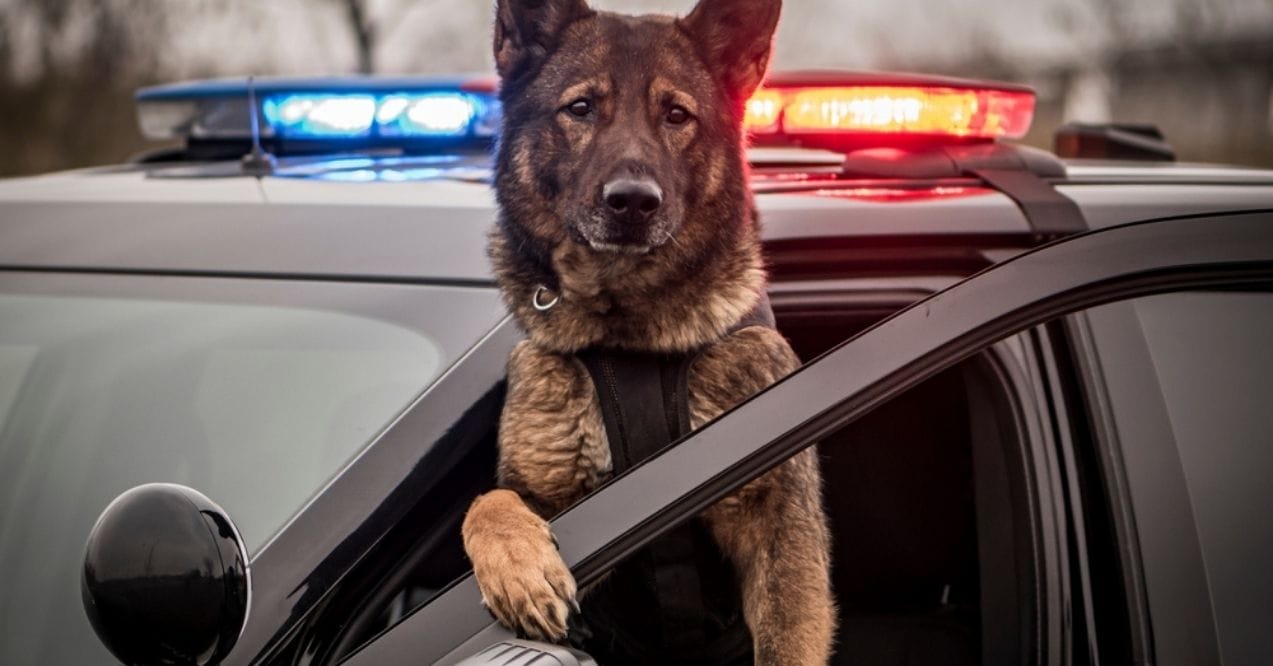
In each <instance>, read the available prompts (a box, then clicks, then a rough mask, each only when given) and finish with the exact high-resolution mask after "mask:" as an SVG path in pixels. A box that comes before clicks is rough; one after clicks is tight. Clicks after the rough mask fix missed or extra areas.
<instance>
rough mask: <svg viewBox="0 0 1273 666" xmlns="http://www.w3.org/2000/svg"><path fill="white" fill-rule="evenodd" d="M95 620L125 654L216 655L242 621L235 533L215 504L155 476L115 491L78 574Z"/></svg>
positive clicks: (243, 582) (152, 659)
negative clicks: (155, 479)
mask: <svg viewBox="0 0 1273 666" xmlns="http://www.w3.org/2000/svg"><path fill="white" fill-rule="evenodd" d="M80 582H81V592H82V595H83V600H84V610H85V612H86V613H87V614H88V619H89V622H90V623H91V624H92V625H93V630H94V631H96V632H97V635H98V637H99V638H100V639H101V640H102V643H104V644H105V645H106V647H107V649H109V650H110V651H111V653H112V654H114V655H115V656H116V657H117V658H118V659H119V660H120V661H122V662H124V663H126V664H199V665H200V666H202V665H204V664H215V663H218V662H220V661H221V660H222V659H223V658H225V656H226V655H227V654H229V652H230V649H231V648H232V647H234V644H235V642H236V641H237V640H238V638H239V635H240V634H241V633H242V631H243V627H244V626H245V625H246V623H247V614H248V604H249V601H250V594H251V592H250V590H251V583H250V572H249V569H248V557H247V551H246V550H245V549H244V546H243V539H242V538H241V537H240V536H239V532H238V530H237V529H236V528H235V526H234V524H233V523H232V522H231V521H230V518H229V516H228V515H226V513H225V511H223V510H222V509H221V507H219V506H217V505H216V504H215V503H214V502H212V500H210V499H208V498H207V497H205V496H204V495H203V494H201V493H199V492H198V491H196V490H193V489H191V488H187V487H185V486H180V485H175V484H167V483H154V484H147V485H143V486H137V487H136V488H133V489H131V490H128V491H126V492H124V493H123V494H121V495H120V496H119V497H117V498H115V500H114V501H112V502H111V503H110V505H108V506H107V507H106V509H105V510H104V511H103V512H102V515H101V516H100V517H99V518H98V519H97V523H96V524H95V525H94V526H93V529H92V531H91V532H90V533H89V538H88V546H87V549H86V551H85V554H84V571H83V575H82V577H81V581H80Z"/></svg>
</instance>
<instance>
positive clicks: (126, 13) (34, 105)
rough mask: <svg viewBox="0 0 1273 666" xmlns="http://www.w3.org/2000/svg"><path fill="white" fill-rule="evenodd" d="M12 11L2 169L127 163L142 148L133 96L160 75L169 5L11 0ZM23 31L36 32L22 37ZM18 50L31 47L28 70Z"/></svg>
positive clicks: (1, 15)
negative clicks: (18, 72) (18, 71)
mask: <svg viewBox="0 0 1273 666" xmlns="http://www.w3.org/2000/svg"><path fill="white" fill-rule="evenodd" d="M4 9H5V11H4V12H0V32H2V33H3V34H2V35H0V69H3V73H2V74H0V128H3V129H2V130H0V174H17V173H31V172H40V171H48V170H52V169H60V168H66V167H71V166H80V165H87V164H100V163H102V162H111V161H119V160H121V159H124V158H125V157H127V156H128V154H129V153H131V152H135V151H136V150H138V149H139V148H141V147H142V146H143V142H142V140H141V137H140V136H139V135H138V131H137V124H136V119H135V112H134V107H133V99H132V95H133V91H134V90H135V89H136V88H137V87H138V86H141V85H146V84H149V83H154V82H155V81H156V80H157V78H158V77H159V69H160V63H161V62H162V58H163V56H164V54H165V47H166V34H167V15H166V12H165V7H164V6H163V4H162V3H156V2H153V1H151V0H10V2H9V3H8V4H7V6H6V7H5V8H4ZM19 26H21V27H19ZM84 26H90V27H91V29H88V30H85V29H83V28H84ZM19 29H22V30H27V31H30V32H29V33H27V34H26V38H25V39H23V40H22V41H21V42H19V41H18V40H17V39H16V38H15V35H16V33H15V32H14V31H16V30H19ZM18 48H23V49H27V50H28V51H27V52H25V53H24V57H23V62H24V63H25V64H27V65H28V66H27V67H24V70H23V72H22V74H23V76H20V77H19V76H15V72H14V71H13V63H14V58H16V57H17V56H16V49H18Z"/></svg>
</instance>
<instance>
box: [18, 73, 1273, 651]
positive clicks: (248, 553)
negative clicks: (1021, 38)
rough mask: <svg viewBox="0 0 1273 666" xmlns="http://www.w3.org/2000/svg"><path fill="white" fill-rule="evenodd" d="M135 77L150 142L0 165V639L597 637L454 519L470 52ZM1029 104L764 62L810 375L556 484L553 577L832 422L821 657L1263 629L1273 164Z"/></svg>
mask: <svg viewBox="0 0 1273 666" xmlns="http://www.w3.org/2000/svg"><path fill="white" fill-rule="evenodd" d="M137 102H138V112H139V119H140V123H141V127H142V128H143V130H144V131H145V132H146V134H147V135H149V136H151V137H154V138H157V139H167V140H170V142H171V141H173V140H175V141H176V143H175V144H173V143H170V144H169V146H168V147H165V148H161V149H158V150H156V151H155V152H152V153H150V154H147V155H143V156H141V157H139V158H138V159H136V160H135V161H133V162H130V163H128V164H121V165H116V166H110V167H105V168H97V169H87V170H80V171H73V172H67V173H58V174H51V175H44V176H38V177H32V178H21V179H13V180H8V181H3V182H0V571H3V576H2V577H0V627H3V639H2V640H0V663H5V664H25V663H41V664H70V663H75V664H85V663H106V662H109V661H111V659H112V654H114V655H115V656H117V657H118V658H120V659H122V660H125V661H129V662H130V663H160V662H162V663H199V664H204V663H214V662H221V663H226V664H248V663H271V664H273V663H287V664H334V663H349V664H355V665H363V664H430V663H442V664H450V663H460V662H465V661H466V660H468V661H467V662H466V663H517V664H521V663H532V662H534V663H563V664H564V663H589V658H588V657H587V656H586V655H583V654H581V653H579V652H577V651H573V652H572V651H570V650H568V649H567V648H564V647H559V646H549V645H543V644H536V643H530V642H525V641H517V640H515V638H514V637H512V636H511V635H509V634H508V633H507V632H506V631H504V630H503V629H501V628H500V627H499V626H498V625H497V624H495V623H494V622H493V620H492V619H491V616H490V615H489V614H488V613H487V612H486V611H485V610H484V609H483V607H482V606H481V604H480V602H479V595H478V592H477V588H476V585H475V583H474V582H473V580H472V579H471V577H468V576H467V573H466V570H467V564H466V561H465V558H464V556H463V551H462V548H461V544H460V539H459V525H460V521H461V518H462V516H463V513H464V511H465V509H466V507H467V506H468V504H469V502H470V501H471V500H472V498H474V497H475V496H476V495H478V494H479V493H481V492H483V491H485V490H486V489H489V488H490V487H491V486H492V484H493V477H494V460H495V437H496V432H495V429H496V422H497V415H498V413H499V411H500V406H501V402H502V396H503V386H504V385H503V372H504V370H503V368H504V362H505V358H506V356H507V354H508V352H509V350H510V349H511V347H512V346H513V345H514V344H515V343H516V342H517V340H518V339H519V336H520V333H519V332H518V331H517V330H516V328H515V326H514V325H513V324H512V322H511V320H510V318H509V316H508V314H507V312H506V311H505V308H504V306H503V304H502V303H501V301H500V297H499V295H498V293H497V291H496V289H495V285H494V282H493V279H492V277H491V275H490V273H489V267H488V264H487V261H486V259H485V255H484V246H485V235H486V233H487V231H488V229H489V228H490V226H491V223H492V221H493V219H494V202H493V197H492V194H491V191H490V187H489V179H490V163H489V161H490V156H489V155H490V150H489V149H490V146H491V144H492V142H493V140H494V139H495V134H496V131H497V128H498V124H499V105H498V102H497V101H496V97H495V95H494V91H493V85H492V82H491V81H490V80H489V79H481V78H457V79H447V80H441V79H416V78H401V79H378V78H377V79H340V80H331V79H323V80H257V81H244V80H234V81H212V82H196V83H189V84H179V85H173V86H166V87H159V88H152V89H147V90H142V91H140V92H139V93H138V95H137ZM1033 108H1034V96H1033V93H1031V92H1030V91H1029V90H1028V89H1026V88H1021V87H1018V86H1011V85H1001V84H987V83H980V82H972V81H962V80H954V79H946V78H935V77H923V76H903V75H897V76H894V75H879V74H874V75H863V74H852V73H834V72H805V73H795V74H786V75H776V76H774V77H773V78H772V79H771V80H770V81H769V83H768V84H767V86H766V87H765V88H763V89H762V90H761V92H760V93H758V94H757V96H756V97H755V98H753V99H752V100H751V102H750V103H749V105H748V109H747V123H748V128H749V129H750V131H751V135H752V140H753V143H754V147H753V148H752V149H751V152H750V159H751V162H752V176H751V184H752V187H753V189H754V191H755V193H756V202H757V205H758V207H759V209H760V211H761V214H762V217H763V220H764V224H765V242H766V253H767V260H768V262H769V266H770V270H771V276H772V284H771V294H770V296H771V299H772V302H773V306H774V310H775V312H776V316H777V323H778V327H779V328H780V330H781V331H782V332H783V333H784V334H785V335H786V336H787V337H788V338H789V339H790V340H791V342H792V345H793V347H794V348H795V349H796V350H797V352H798V353H799V354H800V355H801V356H802V358H803V359H804V360H805V362H806V364H805V366H804V367H803V368H802V369H801V370H800V371H798V372H797V373H795V374H794V375H792V376H791V377H789V378H787V379H786V380H784V381H782V382H781V383H779V384H777V385H776V386H774V387H772V388H771V389H769V390H767V391H765V392H764V393H762V394H760V395H758V396H756V397H755V398H753V399H752V400H750V401H748V402H746V403H744V404H743V405H741V406H740V407H739V408H737V409H735V410H733V411H732V412H730V413H728V414H726V415H724V416H723V417H721V418H720V419H718V420H716V421H715V422H713V423H711V424H709V425H707V426H706V427H704V428H702V429H701V430H700V431H698V432H696V433H694V434H692V435H691V436H689V437H687V438H686V439H684V440H683V441H681V442H680V443H679V444H678V445H676V446H674V447H672V448H669V449H668V450H666V451H665V452H663V453H661V454H660V455H658V456H656V457H654V458H652V459H651V460H650V461H648V462H647V463H646V464H644V465H642V466H640V467H639V468H637V469H634V470H632V471H631V472H630V473H628V474H625V475H623V476H621V477H619V478H617V479H615V480H613V481H612V482H611V483H609V484H607V485H606V486H604V487H603V488H601V489H600V490H598V491H597V492H595V493H594V494H592V495H591V496H589V497H588V498H586V499H584V500H583V501H581V502H580V503H579V504H577V505H575V506H574V507H572V508H570V509H569V510H567V511H566V512H564V513H563V514H562V515H560V516H558V517H557V518H556V519H555V520H554V521H553V530H554V532H555V533H556V535H557V536H558V538H559V540H560V548H561V551H562V554H563V556H564V557H565V560H566V561H567V563H569V564H570V565H571V567H572V569H573V571H574V573H575V576H576V577H577V578H578V579H579V582H580V583H581V585H587V584H588V583H589V582H592V581H596V580H598V578H599V577H601V576H602V575H604V573H605V572H606V571H607V570H608V569H610V568H611V567H613V566H614V565H615V564H616V563H617V562H619V561H621V560H622V558H623V557H624V556H625V554H627V553H630V552H632V551H633V550H634V549H636V548H638V547H639V546H641V545H642V544H644V543H646V542H647V541H649V540H650V539H652V538H654V537H655V536H657V535H658V534H660V533H662V532H663V531H665V530H667V529H669V528H671V527H673V526H675V525H677V524H678V523H680V522H682V521H684V520H686V519H688V518H689V517H690V516H692V515H694V514H696V513H697V512H698V511H701V510H702V509H703V508H704V507H706V506H708V505H709V504H711V503H712V502H713V501H715V500H717V499H719V498H721V497H723V496H725V495H726V494H728V493H730V492H731V491H733V490H734V489H736V488H738V487H739V486H740V485H741V484H744V483H746V482H747V481H748V480H749V479H751V478H754V477H756V476H757V475H759V474H761V473H763V472H764V471H766V470H767V469H770V468H771V467H773V466H774V465H776V464H778V463H779V462H781V461H782V460H784V459H785V458H786V457H788V456H790V455H792V454H794V453H795V452H797V451H799V450H801V449H803V448H805V447H808V446H817V447H818V450H819V452H820V454H821V456H822V460H823V474H824V477H825V479H826V488H825V493H824V494H825V502H826V506H827V509H828V513H829V517H830V520H831V524H832V529H833V534H834V548H835V550H834V571H833V582H834V586H835V590H836V594H837V597H838V601H839V608H840V610H839V613H840V617H839V627H840V628H839V635H838V638H837V648H836V656H835V657H834V663H844V664H867V663H869V664H971V663H983V664H1057V665H1059V664H1097V663H1106V664H1111V663H1137V664H1146V663H1157V664H1182V665H1186V664H1187V665H1195V664H1215V663H1225V664H1230V665H1238V664H1257V663H1269V662H1270V661H1271V660H1273V637H1271V635H1270V633H1269V632H1268V627H1270V626H1273V569H1271V568H1270V567H1269V566H1268V563H1269V562H1270V561H1273V523H1271V522H1270V520H1269V515H1270V512H1271V510H1273V484H1270V483H1269V482H1268V478H1269V476H1270V474H1271V473H1273V446H1270V442H1273V409H1271V408H1270V407H1273V352H1271V351H1270V341H1271V340H1273V294H1270V291H1269V289H1270V286H1271V285H1273V171H1265V170H1257V169H1241V168H1231V167H1222V166H1210V165H1187V164H1179V163H1176V162H1174V161H1172V160H1171V156H1170V149H1169V147H1168V146H1167V144H1166V142H1165V141H1164V140H1163V138H1162V137H1161V136H1159V135H1157V134H1156V132H1155V131H1154V130H1153V129H1152V128H1149V127H1143V126H1079V125H1074V126H1067V127H1066V128H1063V129H1062V130H1061V131H1060V132H1059V133H1058V136H1057V148H1056V151H1055V152H1054V153H1050V152H1045V151H1040V150H1035V149H1030V148H1026V147H1023V146H1020V145H1016V144H1014V143H1012V142H1011V141H1012V140H1013V139H1016V138H1020V137H1021V136H1023V135H1024V134H1025V132H1026V131H1027V129H1028V127H1029V125H1030V122H1031V114H1032V111H1033ZM85 112H86V119H87V118H89V117H90V116H91V108H90V106H86V109H85ZM86 122H88V120H86ZM157 483H158V484H180V485H153V484H157ZM144 484H152V485H144ZM137 486H142V487H140V488H135V487H137ZM130 489H132V490H130ZM117 498H118V499H117ZM113 500H114V501H113ZM112 501H113V503H112ZM108 505H109V507H110V508H109V509H107V507H108ZM104 509H106V510H105V512H103V510H104ZM99 516H100V521H99V520H98V519H99ZM235 526H237V529H236V528H235ZM90 533H91V534H92V538H91V539H90ZM86 541H88V543H89V546H88V548H87V554H86V548H85V543H86ZM249 562H250V566H249ZM249 571H250V575H249ZM86 611H87V612H86ZM90 618H91V622H92V624H91V625H90ZM94 628H96V629H97V630H98V633H99V634H100V639H99V638H98V637H97V636H95V635H94V631H93V629H94ZM544 655H548V657H544ZM550 658H551V659H557V660H558V661H557V662H552V661H550ZM535 659H540V661H534V660H535Z"/></svg>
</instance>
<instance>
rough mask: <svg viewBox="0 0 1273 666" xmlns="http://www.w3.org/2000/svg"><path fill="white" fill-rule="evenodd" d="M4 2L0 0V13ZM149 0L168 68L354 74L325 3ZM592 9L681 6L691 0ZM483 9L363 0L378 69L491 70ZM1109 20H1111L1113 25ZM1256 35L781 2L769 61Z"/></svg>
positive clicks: (1228, 6) (1031, 6) (419, 0)
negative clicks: (160, 15)
mask: <svg viewBox="0 0 1273 666" xmlns="http://www.w3.org/2000/svg"><path fill="white" fill-rule="evenodd" d="M14 1H15V0H0V10H3V9H5V8H6V5H11V4H12V3H13V2H14ZM99 1H107V2H108V1H110V0H99ZM153 1H154V2H155V5H156V7H164V8H165V9H166V10H167V11H170V12H171V13H172V15H173V17H174V18H173V24H174V25H175V26H176V28H175V30H174V34H172V35H171V36H170V42H169V43H167V44H163V45H162V47H163V48H165V49H167V50H168V51H169V52H170V53H171V56H170V57H166V58H165V64H166V66H167V67H168V68H169V69H170V70H171V71H170V72H165V75H166V76H168V77H171V78H181V77H188V76H205V75H237V74H247V73H258V74H343V73H349V72H351V71H353V69H354V65H355V62H356V59H355V55H354V47H353V39H352V37H351V35H350V32H349V31H348V28H347V27H346V25H345V24H344V22H343V19H344V14H343V8H342V7H341V6H340V4H339V3H338V2H336V1H334V0H153ZM592 4H593V6H594V7H597V8H599V9H609V10H615V11H625V12H633V13H642V12H671V13H679V14H684V13H687V12H688V11H689V10H690V9H691V7H692V5H693V0H593V1H592ZM492 5H493V2H492V1H488V0H372V2H371V7H372V15H373V17H376V19H377V20H378V21H379V22H381V23H382V27H381V31H382V41H381V44H380V47H379V48H378V50H377V63H378V70H379V71H380V72H381V73H389V74H405V73H441V72H487V71H490V69H491V65H490V62H491V59H490V53H489V52H490V21H491V18H490V17H491V13H492V9H491V7H492ZM1182 7H1183V8H1184V12H1183V17H1182V12H1181V8H1182ZM1110 15H1113V16H1114V17H1115V18H1116V20H1117V23H1116V24H1114V25H1112V26H1111V22H1110V21H1109V20H1107V18H1106V17H1108V16H1110ZM81 29H91V27H89V26H82V27H81ZM1258 32H1263V33H1264V34H1266V35H1267V34H1273V0H786V3H785V7H784V15H783V20H782V23H781V26H780V29H779V35H778V42H777V54H776V58H775V63H774V66H775V67H778V68H783V69H796V68H808V67H842V68H873V67H881V66H888V65H889V64H895V63H938V62H942V61H945V60H953V61H958V60H963V59H966V58H968V57H970V56H973V55H977V54H993V55H997V56H1000V57H1002V58H1004V59H1007V60H1010V61H1013V62H1020V63H1023V64H1025V65H1026V67H1024V68H1028V67H1029V66H1030V65H1047V64H1053V63H1074V62H1083V61H1086V60H1089V59H1092V58H1093V57H1094V56H1093V54H1095V53H1097V52H1099V51H1100V50H1102V49H1103V48H1104V47H1105V46H1107V45H1109V44H1128V43H1132V44H1139V43H1143V44H1161V43H1164V42H1171V41H1180V40H1188V39H1199V38H1206V37H1214V36H1220V35H1235V34H1243V33H1258ZM74 34H75V31H70V33H69V34H68V35H67V36H65V37H64V38H63V41H65V42H66V48H73V46H74V42H75V39H76V38H75V36H74ZM26 41H27V42H29V41H31V40H30V39H27V40H26ZM157 41H162V40H157ZM14 46H15V51H16V54H17V57H16V62H15V63H14V67H15V68H16V69H17V70H18V72H19V73H20V74H29V73H31V72H29V67H30V62H31V61H32V59H31V58H29V57H27V58H25V60H24V57H23V54H29V53H31V47H32V46H33V45H32V44H30V43H24V40H23V35H22V34H18V35H17V36H16V39H15V43H14ZM158 46H160V44H157V47H158ZM24 70H28V71H24Z"/></svg>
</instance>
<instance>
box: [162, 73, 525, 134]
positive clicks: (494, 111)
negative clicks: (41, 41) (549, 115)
mask: <svg viewBox="0 0 1273 666" xmlns="http://www.w3.org/2000/svg"><path fill="white" fill-rule="evenodd" d="M249 88H251V90H249ZM253 93H254V94H255V98H256V99H257V105H258V106H257V108H256V109H255V113H256V115H257V118H258V119H259V120H260V123H259V128H260V130H259V131H260V136H261V138H262V139H263V140H267V141H270V140H272V141H274V142H276V143H277V142H279V141H295V142H299V143H302V144H314V143H316V142H317V143H323V142H340V143H341V145H342V146H345V147H348V146H349V145H351V144H352V145H354V146H362V145H365V146H367V147H369V148H370V147H377V146H400V145H401V146H407V147H410V146H418V145H421V144H423V145H425V146H426V147H427V146H428V145H432V144H437V145H439V146H454V145H455V144H456V143H457V142H465V141H468V140H474V141H478V142H481V141H487V142H489V140H490V139H491V138H493V137H494V136H495V134H496V132H497V131H498V129H499V124H500V105H499V101H498V99H497V98H496V96H495V90H494V86H493V85H491V84H490V82H489V80H488V79H485V78H467V79H437V78H427V77H407V78H378V77H349V78H324V79H259V80H257V81H255V82H254V83H252V84H249V83H248V82H247V81H246V80H243V79H227V80H219V81H196V82H191V83H183V84H176V85H170V86H161V87H157V88H147V89H143V90H141V91H138V93H137V102H138V105H137V109H138V121H139V124H140V125H141V128H142V131H143V134H145V136H146V137H147V138H153V139H172V138H185V139H187V140H192V141H201V140H245V139H250V138H251V131H252V129H251V128H252V122H251V116H252V113H253V110H252V109H250V108H249V107H250V106H251V103H250V101H249V100H250V99H252V94H253ZM439 141H441V142H442V143H438V142H439ZM276 148H277V146H276ZM284 148H285V147H284Z"/></svg>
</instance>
